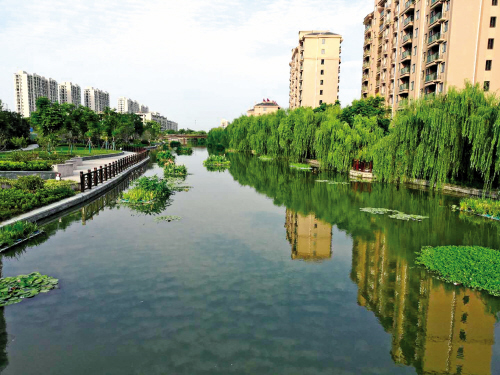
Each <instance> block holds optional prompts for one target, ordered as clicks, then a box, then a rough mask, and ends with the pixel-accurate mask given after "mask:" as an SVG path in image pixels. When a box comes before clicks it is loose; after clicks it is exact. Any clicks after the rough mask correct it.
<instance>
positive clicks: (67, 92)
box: [59, 82, 82, 106]
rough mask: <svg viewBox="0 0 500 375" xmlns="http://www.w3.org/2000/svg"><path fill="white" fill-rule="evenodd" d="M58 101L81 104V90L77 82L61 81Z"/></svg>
mask: <svg viewBox="0 0 500 375" xmlns="http://www.w3.org/2000/svg"><path fill="white" fill-rule="evenodd" d="M59 103H61V104H63V103H69V104H74V105H76V106H78V105H81V104H82V90H81V88H80V86H78V85H77V84H73V83H71V82H63V83H61V84H59Z"/></svg>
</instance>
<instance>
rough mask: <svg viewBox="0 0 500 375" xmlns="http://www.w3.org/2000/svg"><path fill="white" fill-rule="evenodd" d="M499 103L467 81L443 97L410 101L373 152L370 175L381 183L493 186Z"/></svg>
mask: <svg viewBox="0 0 500 375" xmlns="http://www.w3.org/2000/svg"><path fill="white" fill-rule="evenodd" d="M499 103H500V101H499V99H498V98H496V97H495V95H494V94H488V93H485V92H484V91H483V90H482V89H481V88H480V87H479V85H475V86H473V85H472V84H470V83H466V86H465V88H464V89H463V90H457V89H454V88H451V89H450V90H449V91H448V93H447V94H446V95H438V96H434V97H430V98H422V99H419V100H415V101H412V102H411V103H410V104H408V106H406V107H405V108H404V109H403V110H401V111H398V113H397V115H396V116H395V118H394V123H393V126H392V129H391V132H390V134H389V135H388V136H387V137H385V138H384V139H383V140H382V141H381V142H379V143H378V144H377V146H376V147H375V151H374V173H375V174H376V175H377V177H378V178H380V179H381V180H385V181H406V180H408V179H412V178H418V179H424V180H429V181H430V182H431V183H433V184H434V183H437V184H438V185H439V184H443V183H445V182H452V183H453V182H462V183H465V184H468V185H475V184H477V183H479V184H483V187H484V188H485V189H490V188H491V187H492V186H493V184H495V185H498V174H499V172H500V154H499V149H500V116H499Z"/></svg>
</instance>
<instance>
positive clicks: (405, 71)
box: [400, 66, 410, 76]
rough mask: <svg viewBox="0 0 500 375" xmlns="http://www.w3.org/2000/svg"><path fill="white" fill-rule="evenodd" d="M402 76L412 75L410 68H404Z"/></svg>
mask: <svg viewBox="0 0 500 375" xmlns="http://www.w3.org/2000/svg"><path fill="white" fill-rule="evenodd" d="M400 73H401V75H402V76H404V75H405V74H409V73H410V67H409V66H407V67H406V68H403V69H401V72H400Z"/></svg>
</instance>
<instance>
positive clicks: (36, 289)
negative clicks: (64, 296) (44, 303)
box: [0, 272, 59, 306]
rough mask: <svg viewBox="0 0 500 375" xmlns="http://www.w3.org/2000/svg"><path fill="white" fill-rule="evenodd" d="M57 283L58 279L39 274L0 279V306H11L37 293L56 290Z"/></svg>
mask: <svg viewBox="0 0 500 375" xmlns="http://www.w3.org/2000/svg"><path fill="white" fill-rule="evenodd" d="M58 282H59V280H58V279H54V278H53V277H49V276H45V275H41V274H40V273H39V272H33V273H30V274H29V275H19V276H17V277H5V278H3V279H0V306H8V305H12V304H14V303H19V302H21V301H22V300H23V299H26V298H32V297H35V296H36V295H37V294H39V293H46V292H48V291H50V290H52V289H54V288H56V287H57V284H58Z"/></svg>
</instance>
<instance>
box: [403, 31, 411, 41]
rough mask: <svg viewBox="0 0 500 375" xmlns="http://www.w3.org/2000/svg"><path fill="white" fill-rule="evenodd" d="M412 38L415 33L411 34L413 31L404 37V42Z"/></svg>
mask: <svg viewBox="0 0 500 375" xmlns="http://www.w3.org/2000/svg"><path fill="white" fill-rule="evenodd" d="M411 38H413V34H411V33H409V34H406V35H405V36H404V37H403V43H405V42H406V41H408V40H410V39H411Z"/></svg>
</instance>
